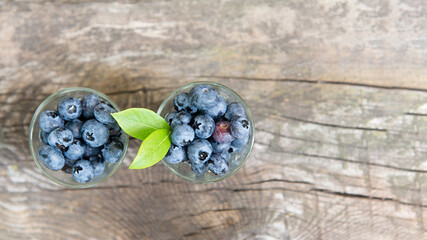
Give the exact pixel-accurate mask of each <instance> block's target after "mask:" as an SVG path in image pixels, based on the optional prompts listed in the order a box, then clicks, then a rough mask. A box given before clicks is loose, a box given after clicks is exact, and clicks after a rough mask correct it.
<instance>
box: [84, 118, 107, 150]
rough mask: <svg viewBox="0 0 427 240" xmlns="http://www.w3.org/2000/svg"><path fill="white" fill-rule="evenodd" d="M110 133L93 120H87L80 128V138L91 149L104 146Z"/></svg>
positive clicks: (102, 125)
mask: <svg viewBox="0 0 427 240" xmlns="http://www.w3.org/2000/svg"><path fill="white" fill-rule="evenodd" d="M109 135H110V133H109V131H108V128H107V127H106V126H105V125H104V124H102V123H100V122H98V121H96V120H95V119H90V120H87V121H86V122H85V123H83V126H82V138H83V140H84V141H85V142H86V143H87V145H89V146H91V147H100V146H102V145H104V144H105V143H106V142H107V140H108V137H109Z"/></svg>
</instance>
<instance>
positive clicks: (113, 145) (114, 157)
mask: <svg viewBox="0 0 427 240" xmlns="http://www.w3.org/2000/svg"><path fill="white" fill-rule="evenodd" d="M122 153H123V143H121V142H120V141H119V140H118V139H112V140H111V141H110V142H108V143H107V144H105V146H104V148H103V149H102V150H101V154H102V157H103V158H104V160H105V161H106V162H108V163H116V162H117V161H119V159H120V157H121V156H122Z"/></svg>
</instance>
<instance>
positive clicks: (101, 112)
mask: <svg viewBox="0 0 427 240" xmlns="http://www.w3.org/2000/svg"><path fill="white" fill-rule="evenodd" d="M115 112H116V110H114V108H112V107H110V106H108V105H107V104H105V103H100V104H98V105H96V107H95V109H94V110H93V115H95V118H96V120H98V121H99V122H100V123H104V124H109V123H114V122H115V121H116V120H114V118H113V116H111V113H115Z"/></svg>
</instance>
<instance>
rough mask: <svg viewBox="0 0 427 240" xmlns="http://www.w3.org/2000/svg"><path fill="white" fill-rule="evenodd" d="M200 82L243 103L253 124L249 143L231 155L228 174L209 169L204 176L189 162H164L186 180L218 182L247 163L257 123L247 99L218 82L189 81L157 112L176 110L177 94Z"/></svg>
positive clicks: (232, 100) (230, 98)
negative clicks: (216, 172) (213, 171)
mask: <svg viewBox="0 0 427 240" xmlns="http://www.w3.org/2000/svg"><path fill="white" fill-rule="evenodd" d="M200 84H206V85H209V86H211V87H212V88H214V89H215V90H217V91H218V93H219V95H221V96H222V97H224V98H225V101H226V102H227V104H229V103H232V102H238V103H240V104H242V106H243V107H244V108H245V112H246V116H247V118H248V120H249V122H250V125H251V131H250V135H249V140H248V143H247V144H246V146H245V147H243V148H242V149H241V150H240V151H239V152H237V153H233V154H232V155H231V159H230V162H229V169H230V171H229V172H228V173H226V174H221V175H215V174H213V173H211V172H209V171H208V172H207V173H205V174H203V175H202V176H196V175H195V174H194V173H193V171H192V170H191V166H190V164H188V163H185V162H181V163H178V164H172V163H168V162H167V161H165V160H164V159H163V160H162V162H163V164H164V165H166V167H167V168H168V169H169V170H170V171H171V172H173V173H174V174H175V175H177V176H178V177H180V178H182V179H184V180H186V181H189V182H192V183H212V182H218V181H221V180H223V179H226V178H228V177H230V176H231V175H233V174H234V173H236V172H237V171H238V170H239V169H240V168H241V167H242V166H243V165H244V164H245V162H246V160H247V159H248V157H249V155H250V153H251V151H252V148H253V144H254V136H255V125H254V120H253V118H252V113H251V111H250V110H249V108H248V106H247V105H246V103H245V101H243V99H242V98H241V97H240V96H239V95H238V94H237V93H236V92H234V91H233V90H231V89H230V88H228V87H226V86H224V85H222V84H219V83H216V82H193V83H189V84H187V85H184V86H182V87H180V88H179V89H177V90H176V91H175V92H173V93H172V94H170V95H169V96H168V97H167V98H166V99H165V100H164V101H163V102H162V104H161V105H160V107H159V109H158V110H157V114H159V115H160V116H162V117H165V116H166V115H167V114H168V113H169V112H172V111H175V109H174V106H173V100H174V98H175V96H176V95H178V94H180V93H182V92H187V93H188V92H190V90H191V89H192V88H193V87H195V86H197V85H200Z"/></svg>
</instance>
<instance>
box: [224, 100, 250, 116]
mask: <svg viewBox="0 0 427 240" xmlns="http://www.w3.org/2000/svg"><path fill="white" fill-rule="evenodd" d="M245 116H246V113H245V109H244V108H243V106H242V104H240V103H237V102H232V103H230V104H228V106H227V112H225V118H226V119H228V120H232V119H233V118H235V117H245Z"/></svg>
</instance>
